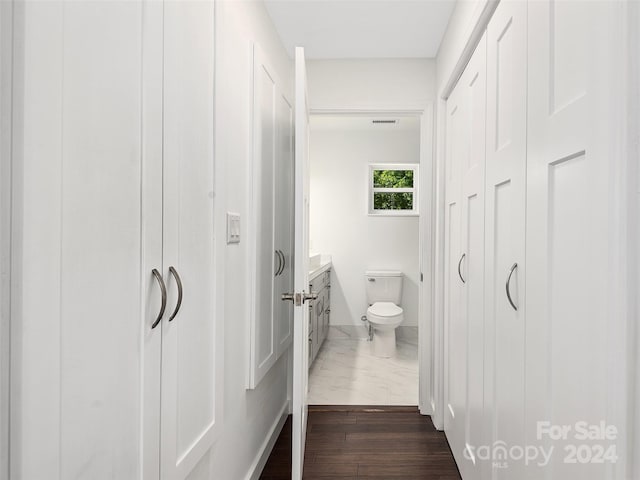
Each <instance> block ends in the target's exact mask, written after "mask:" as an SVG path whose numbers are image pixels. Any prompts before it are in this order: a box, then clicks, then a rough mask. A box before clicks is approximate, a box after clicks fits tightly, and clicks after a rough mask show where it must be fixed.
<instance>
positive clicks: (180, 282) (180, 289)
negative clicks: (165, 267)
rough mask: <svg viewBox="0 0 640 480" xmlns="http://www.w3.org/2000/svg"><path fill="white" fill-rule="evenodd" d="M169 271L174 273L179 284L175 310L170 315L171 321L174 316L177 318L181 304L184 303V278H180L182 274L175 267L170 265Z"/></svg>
mask: <svg viewBox="0 0 640 480" xmlns="http://www.w3.org/2000/svg"><path fill="white" fill-rule="evenodd" d="M169 273H170V274H171V275H173V278H174V279H175V280H176V283H177V284H178V301H177V302H176V308H175V309H174V310H173V313H172V314H171V316H170V317H169V321H171V320H173V319H174V318H176V315H177V314H178V311H179V310H180V306H181V305H182V280H181V279H180V275H178V272H177V270H176V269H175V268H173V267H169Z"/></svg>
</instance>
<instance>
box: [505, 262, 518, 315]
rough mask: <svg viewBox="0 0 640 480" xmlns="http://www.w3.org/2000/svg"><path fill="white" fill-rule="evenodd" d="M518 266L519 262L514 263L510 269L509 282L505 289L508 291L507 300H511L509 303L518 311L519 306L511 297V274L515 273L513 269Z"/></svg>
mask: <svg viewBox="0 0 640 480" xmlns="http://www.w3.org/2000/svg"><path fill="white" fill-rule="evenodd" d="M517 267H518V264H517V263H514V264H513V265H512V266H511V270H509V276H508V277H507V283H506V284H505V289H506V291H507V300H509V303H510V304H511V306H512V307H513V309H514V310H515V311H516V312H517V311H518V307H516V304H515V303H513V300H512V299H511V288H510V287H511V275H513V271H514V270H515V269H516V268H517Z"/></svg>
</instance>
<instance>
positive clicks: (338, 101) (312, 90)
mask: <svg viewBox="0 0 640 480" xmlns="http://www.w3.org/2000/svg"><path fill="white" fill-rule="evenodd" d="M307 71H308V75H309V78H308V81H309V86H308V88H309V105H310V107H311V109H312V110H313V109H320V108H322V109H336V108H340V109H344V108H361V109H367V108H376V109H386V108H390V109H395V110H399V109H402V108H405V107H406V108H410V107H415V106H416V105H419V106H422V105H425V104H427V103H428V102H430V101H432V100H433V98H434V95H435V73H436V70H435V61H434V60H432V59H425V58H420V59H371V60H310V61H308V62H307Z"/></svg>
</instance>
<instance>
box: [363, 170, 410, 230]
mask: <svg viewBox="0 0 640 480" xmlns="http://www.w3.org/2000/svg"><path fill="white" fill-rule="evenodd" d="M374 170H412V171H413V187H412V188H386V187H374V186H373V172H374ZM419 185H420V164H418V163H370V164H369V169H368V174H367V195H368V207H367V212H368V214H369V216H375V217H417V216H418V215H420V212H419V206H420V203H419V192H418V190H419ZM375 193H411V194H413V208H412V209H411V210H376V209H375V208H373V206H374V202H373V198H374V194H375Z"/></svg>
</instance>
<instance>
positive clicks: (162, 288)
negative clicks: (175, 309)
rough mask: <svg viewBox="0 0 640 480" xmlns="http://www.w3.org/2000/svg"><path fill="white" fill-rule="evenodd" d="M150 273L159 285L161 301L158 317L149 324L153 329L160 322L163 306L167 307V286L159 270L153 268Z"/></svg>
mask: <svg viewBox="0 0 640 480" xmlns="http://www.w3.org/2000/svg"><path fill="white" fill-rule="evenodd" d="M151 273H152V274H153V276H154V277H155V278H156V280H157V281H158V285H160V292H161V293H162V303H161V305H160V312H158V317H157V318H156V321H155V322H153V324H152V325H151V328H152V329H153V328H156V327H157V326H158V324H159V323H160V320H162V316H163V315H164V310H165V308H167V288H166V287H165V286H164V280H162V275H160V272H159V271H158V270H157V269H155V268H154V269H153V270H151Z"/></svg>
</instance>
